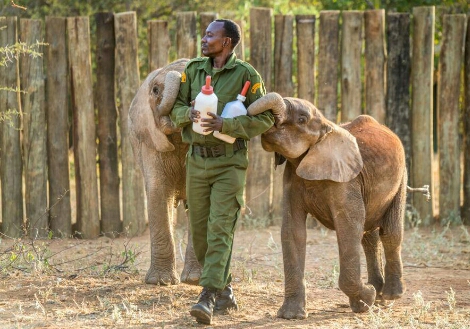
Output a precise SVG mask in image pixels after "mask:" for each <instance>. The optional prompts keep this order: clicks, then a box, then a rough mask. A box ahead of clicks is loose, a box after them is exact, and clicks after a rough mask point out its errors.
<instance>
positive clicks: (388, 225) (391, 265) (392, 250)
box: [380, 175, 406, 300]
mask: <svg viewBox="0 0 470 329" xmlns="http://www.w3.org/2000/svg"><path fill="white" fill-rule="evenodd" d="M405 202H406V175H405V179H404V180H403V183H402V185H401V186H400V190H399V192H398V193H397V195H396V196H395V198H394V199H393V201H392V204H391V205H390V207H389V209H388V210H387V212H386V213H385V215H384V218H383V224H382V229H381V231H380V238H381V240H382V244H383V247H384V252H385V285H384V289H383V292H382V293H383V298H384V299H386V300H393V299H398V298H400V297H401V296H402V295H403V293H404V292H405V285H404V283H403V263H402V260H401V244H402V241H403V220H404V216H405Z"/></svg>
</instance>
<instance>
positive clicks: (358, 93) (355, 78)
mask: <svg viewBox="0 0 470 329" xmlns="http://www.w3.org/2000/svg"><path fill="white" fill-rule="evenodd" d="M363 21H364V14H363V12H362V11H357V10H351V11H343V26H342V39H341V44H342V47H341V48H342V54H341V120H340V121H342V122H347V121H351V120H353V119H355V118H356V117H357V116H358V115H361V114H362V82H361V52H362V41H363V37H362V26H363Z"/></svg>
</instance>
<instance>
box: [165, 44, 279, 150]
mask: <svg viewBox="0 0 470 329" xmlns="http://www.w3.org/2000/svg"><path fill="white" fill-rule="evenodd" d="M207 75H210V76H211V77H212V82H211V83H212V87H213V88H214V93H215V94H216V96H217V98H218V106H217V114H218V115H221V114H222V110H223V109H224V106H225V104H227V103H228V102H231V101H234V100H236V99H237V96H238V94H239V93H240V92H241V90H242V88H243V86H244V84H245V82H246V81H247V80H249V81H250V82H251V84H250V89H249V90H248V92H247V94H246V100H245V102H244V105H245V107H246V108H248V106H249V105H250V104H251V103H253V102H254V101H255V100H257V99H258V98H260V97H262V96H264V95H265V94H266V89H265V86H264V82H263V80H262V78H261V76H260V75H259V73H258V72H257V71H256V70H255V69H254V68H253V67H252V66H251V65H250V64H248V63H246V62H243V61H241V60H239V59H237V57H236V55H235V54H234V53H233V54H232V55H231V56H230V57H229V59H228V61H227V63H226V64H225V66H224V67H223V68H221V69H213V68H212V63H211V59H210V58H208V57H199V58H195V59H192V60H191V61H189V62H188V64H187V65H186V67H185V69H184V72H183V74H182V76H181V85H180V90H179V93H178V97H177V99H176V102H175V105H174V107H173V110H172V111H171V114H170V118H171V120H172V121H173V122H174V123H175V125H176V126H178V127H181V128H183V132H182V136H183V142H185V143H189V144H199V145H206V146H213V145H218V144H221V143H224V142H223V141H222V140H220V139H218V138H216V137H214V136H213V134H212V133H211V134H209V135H202V134H198V133H196V132H194V131H193V129H192V122H191V120H190V119H189V111H190V107H191V105H190V103H191V101H193V100H194V99H195V98H196V96H197V95H198V94H199V92H201V87H202V86H203V85H204V84H205V83H206V76H207ZM223 120H224V123H223V126H222V131H221V133H223V134H226V135H229V136H232V137H235V138H242V139H245V140H249V139H250V138H252V137H255V136H257V135H260V134H262V133H263V132H265V131H266V130H268V129H269V128H270V127H271V126H272V125H273V124H274V117H273V115H272V113H271V111H265V112H263V113H261V114H258V115H255V116H248V115H241V116H238V117H235V118H224V119H223Z"/></svg>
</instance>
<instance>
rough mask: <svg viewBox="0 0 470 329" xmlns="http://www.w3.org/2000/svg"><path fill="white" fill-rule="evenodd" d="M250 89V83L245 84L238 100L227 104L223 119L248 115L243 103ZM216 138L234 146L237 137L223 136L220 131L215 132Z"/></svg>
mask: <svg viewBox="0 0 470 329" xmlns="http://www.w3.org/2000/svg"><path fill="white" fill-rule="evenodd" d="M249 87H250V81H247V82H245V85H244V86H243V89H242V91H241V93H240V94H238V96H237V100H235V101H232V102H229V103H227V104H225V107H224V110H223V111H222V115H221V116H222V118H234V117H237V116H239V115H246V113H247V112H246V108H245V105H243V102H244V101H245V99H246V97H245V95H246V92H247V91H248V88H249ZM214 136H215V137H217V138H218V139H221V140H223V141H224V142H227V143H230V144H233V143H234V142H235V137H232V136H229V135H225V134H222V133H221V132H219V131H214Z"/></svg>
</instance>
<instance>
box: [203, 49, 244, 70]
mask: <svg viewBox="0 0 470 329" xmlns="http://www.w3.org/2000/svg"><path fill="white" fill-rule="evenodd" d="M236 60H237V55H235V53H234V52H233V53H232V54H231V55H230V57H229V58H228V60H227V63H225V65H224V67H222V70H221V71H224V70H228V69H232V68H234V67H235V61H236ZM198 69H199V70H204V71H206V73H207V74H210V73H211V72H212V63H211V60H210V58H208V59H207V60H206V61H204V62H202V63H201V65H199V67H198Z"/></svg>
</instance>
